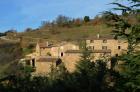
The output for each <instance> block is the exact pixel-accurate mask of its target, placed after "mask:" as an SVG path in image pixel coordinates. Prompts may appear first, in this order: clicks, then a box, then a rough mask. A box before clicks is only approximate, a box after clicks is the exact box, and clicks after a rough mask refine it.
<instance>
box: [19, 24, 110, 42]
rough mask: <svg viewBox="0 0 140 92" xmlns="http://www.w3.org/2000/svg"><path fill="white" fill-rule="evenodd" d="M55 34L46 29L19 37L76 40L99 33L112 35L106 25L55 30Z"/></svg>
mask: <svg viewBox="0 0 140 92" xmlns="http://www.w3.org/2000/svg"><path fill="white" fill-rule="evenodd" d="M53 30H54V32H52V31H46V30H45V29H40V30H37V31H30V32H23V33H20V34H19V35H20V36H21V35H22V36H23V37H32V38H43V39H48V40H57V41H59V40H76V39H81V38H86V37H90V36H94V35H96V34H97V33H100V34H102V35H103V34H110V33H111V28H108V27H107V26H106V25H97V26H91V25H87V26H86V25H84V26H80V27H72V28H60V27H59V28H58V27H57V28H53Z"/></svg>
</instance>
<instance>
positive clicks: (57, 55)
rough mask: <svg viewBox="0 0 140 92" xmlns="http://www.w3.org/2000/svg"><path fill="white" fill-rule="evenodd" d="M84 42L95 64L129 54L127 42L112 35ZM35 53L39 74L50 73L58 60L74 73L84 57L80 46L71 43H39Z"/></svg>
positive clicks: (91, 38) (88, 39)
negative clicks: (99, 60) (97, 61)
mask: <svg viewBox="0 0 140 92" xmlns="http://www.w3.org/2000/svg"><path fill="white" fill-rule="evenodd" d="M84 40H85V41H86V47H87V48H88V49H89V50H90V51H91V58H92V61H93V62H96V60H98V59H103V58H105V59H108V60H109V59H110V57H112V56H118V55H121V54H122V53H126V52H127V47H128V43H127V41H126V40H122V39H114V37H113V36H110V35H106V36H100V35H97V36H94V37H90V38H87V39H84ZM35 53H36V54H35V67H36V73H38V74H39V73H42V74H45V73H48V72H50V67H51V66H52V65H53V66H55V65H56V62H57V61H58V59H61V60H62V62H63V63H64V65H65V67H66V68H67V69H68V71H70V72H73V71H74V70H75V65H76V64H77V62H78V61H79V60H80V58H81V55H82V51H81V50H80V46H79V45H77V44H74V43H70V42H62V43H59V44H55V45H54V44H49V43H48V42H44V43H37V45H36V52H35ZM109 65H110V63H109Z"/></svg>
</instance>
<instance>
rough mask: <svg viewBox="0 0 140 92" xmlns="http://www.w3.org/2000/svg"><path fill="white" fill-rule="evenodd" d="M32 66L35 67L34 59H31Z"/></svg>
mask: <svg viewBox="0 0 140 92" xmlns="http://www.w3.org/2000/svg"><path fill="white" fill-rule="evenodd" d="M32 67H35V59H32Z"/></svg>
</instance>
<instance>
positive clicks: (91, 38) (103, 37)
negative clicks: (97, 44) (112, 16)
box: [87, 35, 114, 40]
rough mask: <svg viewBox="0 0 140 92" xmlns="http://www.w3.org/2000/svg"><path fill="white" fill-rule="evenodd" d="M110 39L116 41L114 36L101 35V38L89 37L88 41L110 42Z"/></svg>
mask: <svg viewBox="0 0 140 92" xmlns="http://www.w3.org/2000/svg"><path fill="white" fill-rule="evenodd" d="M108 39H114V36H113V35H99V36H92V37H88V38H87V40H108Z"/></svg>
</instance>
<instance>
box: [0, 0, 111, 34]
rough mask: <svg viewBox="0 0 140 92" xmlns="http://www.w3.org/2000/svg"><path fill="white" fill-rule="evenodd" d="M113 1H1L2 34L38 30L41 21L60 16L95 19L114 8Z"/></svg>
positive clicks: (0, 23)
mask: <svg viewBox="0 0 140 92" xmlns="http://www.w3.org/2000/svg"><path fill="white" fill-rule="evenodd" d="M110 2H112V0H1V1H0V32H4V31H6V30H8V29H17V30H18V31H23V30H24V29H26V28H28V27H31V28H37V27H39V26H40V25H41V21H45V20H49V21H51V20H54V19H55V18H56V17H57V16H58V15H60V14H61V15H65V16H69V17H72V18H77V17H83V16H85V15H88V16H90V17H91V18H93V17H94V16H96V15H97V14H99V13H100V12H102V11H104V10H109V9H110V8H111V7H112V6H111V5H108V3H110Z"/></svg>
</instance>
